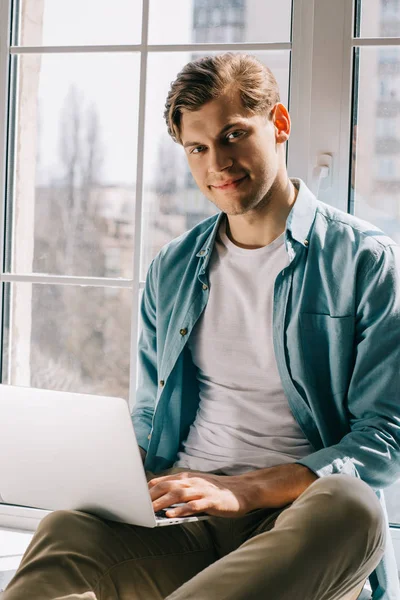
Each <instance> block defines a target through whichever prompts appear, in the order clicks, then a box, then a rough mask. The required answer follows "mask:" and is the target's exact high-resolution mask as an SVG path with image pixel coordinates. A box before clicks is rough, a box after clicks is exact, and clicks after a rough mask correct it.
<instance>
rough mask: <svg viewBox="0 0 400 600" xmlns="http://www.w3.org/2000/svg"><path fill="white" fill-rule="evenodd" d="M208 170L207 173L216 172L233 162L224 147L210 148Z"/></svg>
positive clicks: (228, 166) (226, 167)
mask: <svg viewBox="0 0 400 600" xmlns="http://www.w3.org/2000/svg"><path fill="white" fill-rule="evenodd" d="M208 159H209V164H208V171H209V173H218V172H220V171H224V170H225V169H228V168H230V167H231V166H232V164H233V159H232V158H231V157H230V156H229V152H227V150H226V149H224V148H220V147H215V148H211V147H210V150H209V152H208Z"/></svg>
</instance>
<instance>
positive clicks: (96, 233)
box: [6, 53, 139, 278]
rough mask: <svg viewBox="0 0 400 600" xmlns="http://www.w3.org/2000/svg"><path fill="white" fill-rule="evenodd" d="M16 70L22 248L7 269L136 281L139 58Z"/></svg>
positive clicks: (41, 60)
mask: <svg viewBox="0 0 400 600" xmlns="http://www.w3.org/2000/svg"><path fill="white" fill-rule="evenodd" d="M12 64H13V70H14V72H16V77H15V78H16V81H17V84H16V85H15V90H16V91H15V93H14V98H13V100H14V105H15V107H16V123H15V124H14V127H15V138H14V139H15V146H14V147H15V151H14V154H13V158H12V160H10V170H9V188H8V191H9V194H8V196H9V204H10V205H11V204H12V209H11V206H10V210H9V214H10V215H11V214H12V215H13V219H9V222H8V225H9V227H8V235H9V239H11V240H18V244H16V243H14V244H11V243H9V244H8V247H9V248H11V247H12V252H11V254H12V255H11V256H10V253H8V255H7V266H6V268H7V270H11V271H13V272H19V273H31V272H38V273H51V274H53V273H54V274H61V275H82V276H93V277H101V276H106V277H108V276H110V277H128V278H129V277H131V275H132V251H133V215H134V205H135V179H136V146H137V131H138V99H139V91H138V87H139V54H138V53H135V54H128V53H122V54H119V53H118V54H105V53H100V54H69V55H68V54H46V55H42V56H40V55H35V54H29V55H22V56H20V57H18V56H14V57H13V63H12ZM10 156H11V153H10ZM11 167H13V168H11ZM10 236H11V237H10Z"/></svg>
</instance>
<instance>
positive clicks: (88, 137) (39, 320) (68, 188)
mask: <svg viewBox="0 0 400 600" xmlns="http://www.w3.org/2000/svg"><path fill="white" fill-rule="evenodd" d="M103 158H104V151H103V147H102V142H101V131H100V123H99V117H98V114H97V111H96V109H95V107H94V106H93V105H91V106H89V107H87V108H85V103H84V98H83V95H82V94H81V93H80V92H79V90H77V89H76V88H74V87H72V88H71V89H70V91H69V93H68V95H67V97H66V100H65V103H64V108H63V111H62V114H61V119H60V138H59V159H60V164H61V167H62V177H61V179H60V178H58V179H56V180H55V181H54V185H53V186H51V187H50V188H46V189H38V190H37V198H36V204H37V210H36V223H35V234H36V236H35V257H34V264H35V269H37V270H40V271H42V272H43V271H45V272H48V273H57V274H62V275H64V274H78V275H86V276H92V275H96V276H104V275H105V265H104V263H105V258H104V236H105V235H106V234H105V232H106V227H105V224H104V219H103V217H102V216H101V214H99V211H98V209H97V206H96V203H95V202H92V201H91V198H92V196H93V194H92V191H93V189H94V188H95V187H96V186H98V185H99V181H100V176H101V167H102V163H103ZM32 296H33V300H32V303H33V315H32V317H33V318H32V321H33V326H32V345H33V348H32V352H31V361H32V369H31V371H32V374H33V375H32V385H36V386H37V387H47V388H50V389H69V390H75V391H76V390H77V389H79V390H81V391H91V392H93V391H96V392H98V393H114V394H116V393H117V394H118V395H122V396H126V394H127V389H128V379H129V352H128V356H127V352H126V349H127V348H128V349H129V337H128V338H127V336H129V329H130V328H129V326H127V325H128V324H129V321H130V314H129V308H130V307H129V306H125V305H124V304H123V303H122V302H120V301H119V297H118V295H117V296H114V297H112V298H111V299H110V298H108V297H107V295H106V293H105V290H104V289H103V288H96V287H83V288H81V287H80V288H76V287H75V286H62V285H54V286H51V285H38V286H34V290H33V294H32ZM110 309H111V312H110Z"/></svg>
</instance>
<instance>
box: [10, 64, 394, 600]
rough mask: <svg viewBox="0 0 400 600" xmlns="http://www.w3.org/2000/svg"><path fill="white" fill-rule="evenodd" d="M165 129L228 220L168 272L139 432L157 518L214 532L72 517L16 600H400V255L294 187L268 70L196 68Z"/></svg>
mask: <svg viewBox="0 0 400 600" xmlns="http://www.w3.org/2000/svg"><path fill="white" fill-rule="evenodd" d="M165 117H166V121H167V125H168V130H169V133H170V135H171V136H172V137H173V138H174V140H175V141H176V142H177V143H179V144H181V145H182V146H183V149H184V152H185V153H186V157H187V160H188V164H189V167H190V169H191V172H192V174H193V177H194V179H195V181H196V183H197V185H198V187H199V188H200V190H201V191H202V192H203V193H204V194H205V195H206V196H207V197H208V198H209V200H210V201H211V202H213V203H214V204H215V205H216V206H217V207H218V208H219V209H220V211H221V212H220V213H219V214H218V215H216V216H212V217H210V218H209V219H206V220H205V221H203V222H202V223H200V224H199V225H197V226H196V227H194V228H193V229H192V230H190V231H189V232H187V233H185V234H183V235H182V236H180V237H179V238H177V239H175V240H173V241H172V242H171V243H169V244H167V245H166V246H165V247H164V248H162V249H161V251H160V252H159V253H158V255H157V256H156V258H155V259H154V260H153V261H152V263H151V265H150V268H149V271H148V274H147V278H146V286H145V290H144V295H143V301H142V306H141V315H142V324H143V329H142V334H141V338H140V342H139V358H140V364H141V379H140V383H139V387H138V390H137V399H136V405H135V409H134V412H133V415H132V419H133V424H134V427H135V431H136V435H137V438H138V442H139V445H140V447H141V452H142V456H143V460H144V465H145V468H146V470H147V472H148V479H149V480H150V481H149V488H150V491H151V496H152V499H153V506H154V509H155V510H160V509H161V508H165V507H168V506H170V505H171V504H174V503H183V506H181V507H178V508H175V509H174V510H169V511H168V512H167V516H171V517H172V516H184V515H191V514H196V513H197V512H203V511H204V512H207V513H208V514H209V515H211V518H210V519H209V520H207V521H201V522H198V523H188V524H185V525H181V526H176V527H168V528H158V529H154V530H152V529H150V530H149V529H146V528H141V527H135V526H130V525H124V524H120V523H113V522H109V521H102V520H101V519H98V518H96V517H93V516H90V515H84V514H83V513H78V512H73V511H56V512H55V513H53V514H51V515H49V516H48V517H46V519H44V520H43V521H42V523H41V524H40V526H39V529H38V531H37V532H36V534H35V536H34V538H33V540H32V543H31V546H30V547H29V548H28V550H27V552H26V554H25V556H24V559H23V561H22V563H21V566H20V569H19V571H18V573H17V574H16V576H15V578H14V579H13V581H12V582H11V583H10V586H9V588H8V589H7V591H6V593H5V598H4V600H17V599H18V600H19V599H22V598H26V597H27V596H26V594H27V590H28V589H31V590H32V591H33V590H34V592H35V595H34V597H35V598H36V599H37V600H49V599H50V598H51V599H53V598H61V597H63V598H65V599H67V598H68V599H69V600H72V598H82V599H83V598H85V599H89V598H90V599H96V600H100V599H101V600H103V599H107V600H111V599H113V600H114V599H117V598H118V599H120V600H128V598H129V600H133V599H136V598H140V599H146V600H150V599H154V600H156V599H157V600H158V599H161V598H167V599H168V600H189V599H191V600H222V599H227V600H228V599H229V600H252V599H254V600H256V599H260V598H271V599H273V600H275V599H276V600H289V599H290V600H294V599H296V600H297V599H298V598H301V599H302V600H354V599H355V598H356V597H357V596H358V594H359V593H360V591H361V589H362V587H363V584H364V582H365V580H366V578H367V577H368V576H370V582H371V584H372V588H373V591H374V596H373V598H374V599H375V600H377V599H378V598H381V599H384V600H395V599H398V598H400V592H399V586H398V580H397V569H396V565H395V562H394V555H393V549H392V547H391V544H390V534H389V532H388V528H387V520H386V517H385V510H384V502H383V496H382V494H381V492H380V489H381V488H383V487H385V486H387V485H390V484H391V483H393V482H394V481H395V480H396V479H397V478H398V477H399V475H400V468H399V441H400V419H399V412H398V398H399V389H400V374H399V364H400V344H399V341H400V336H399V333H400V254H399V248H398V247H397V246H396V244H395V243H394V242H393V241H392V240H390V239H389V238H387V237H386V236H385V235H384V234H383V233H382V232H381V231H379V230H377V229H376V228H374V227H373V226H371V225H369V224H367V223H365V222H363V221H360V220H359V219H356V218H354V217H352V216H350V215H347V214H345V213H343V212H340V211H338V210H335V209H333V208H331V207H329V206H327V205H324V204H323V203H320V202H318V201H317V200H316V199H315V198H314V196H313V194H312V193H311V192H310V191H309V190H308V189H307V187H306V186H305V184H304V182H302V181H300V180H296V179H292V180H290V179H289V178H288V175H287V171H286V166H285V146H284V144H285V142H286V141H287V140H288V138H289V135H290V117H289V114H288V111H287V109H286V108H285V106H283V105H282V104H281V103H280V99H279V92H278V88H277V85H276V81H275V79H274V78H273V76H272V74H271V72H270V71H269V70H268V69H266V68H265V67H263V65H262V64H261V63H259V62H258V61H257V60H256V59H255V58H253V57H251V56H247V55H234V54H231V53H227V54H224V55H220V56H216V57H207V58H205V59H200V60H198V61H194V62H192V63H189V64H188V65H186V66H185V67H184V69H183V70H182V71H181V73H180V74H179V75H178V77H177V79H176V81H175V82H174V83H173V84H172V86H171V90H170V92H169V95H168V98H167V103H166V110H165ZM374 492H375V493H374ZM378 498H379V499H380V500H381V504H380V502H379V500H378ZM29 586H30V587H29ZM24 594H25V595H24ZM2 600H3V599H2Z"/></svg>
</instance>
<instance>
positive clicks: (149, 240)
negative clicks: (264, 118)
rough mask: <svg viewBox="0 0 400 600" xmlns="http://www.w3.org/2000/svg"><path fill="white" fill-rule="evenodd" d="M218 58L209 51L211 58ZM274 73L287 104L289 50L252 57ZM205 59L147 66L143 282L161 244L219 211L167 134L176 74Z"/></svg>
mask: <svg viewBox="0 0 400 600" xmlns="http://www.w3.org/2000/svg"><path fill="white" fill-rule="evenodd" d="M212 54H217V53H215V52H209V53H207V55H208V56H209V55H212ZM252 54H253V55H254V56H256V57H257V58H258V59H259V60H260V61H261V62H262V63H264V64H265V65H267V66H268V67H269V68H270V69H271V70H272V72H273V73H274V75H275V77H276V79H277V81H278V84H279V87H280V91H281V101H282V102H283V104H285V105H286V106H287V104H288V84H289V58H290V52H289V51H284V50H280V51H272V52H253V53H252ZM200 56H205V54H203V53H202V54H200V53H193V54H189V53H184V54H181V53H177V52H175V53H172V52H171V53H165V54H153V53H152V54H150V55H149V59H148V60H149V62H148V81H149V85H148V86H147V106H146V139H145V154H144V159H145V163H144V167H145V172H144V196H143V220H142V254H141V270H140V278H141V279H142V280H144V279H145V277H146V273H147V269H148V267H149V264H150V262H151V261H152V259H153V258H154V256H155V255H156V254H157V252H158V251H159V250H160V249H161V247H162V246H163V245H165V244H166V243H168V242H169V241H171V240H172V239H173V238H175V237H177V236H179V235H181V234H182V233H184V232H185V231H187V230H189V229H191V228H192V227H194V226H195V225H196V224H197V223H199V222H200V221H202V220H203V219H206V218H207V217H209V216H210V215H213V214H215V213H216V212H218V209H217V208H216V207H215V205H214V204H212V203H211V202H210V201H209V200H208V198H206V197H205V196H203V195H202V193H201V192H200V190H199V189H198V187H197V185H196V184H195V182H194V179H193V177H192V175H191V173H190V170H189V167H188V165H187V158H186V155H185V152H184V150H183V148H182V147H181V146H179V145H178V144H176V143H175V142H174V141H173V140H172V139H171V138H170V137H169V135H168V132H167V126H166V123H165V121H164V117H163V113H164V105H165V101H166V98H167V95H168V91H169V88H170V85H171V81H173V80H174V79H175V77H176V75H177V73H178V72H179V71H180V70H181V69H182V67H183V66H184V65H185V64H186V63H187V62H189V61H190V60H193V59H196V58H198V57H200Z"/></svg>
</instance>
